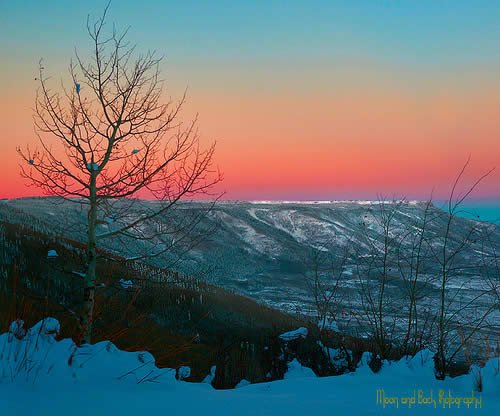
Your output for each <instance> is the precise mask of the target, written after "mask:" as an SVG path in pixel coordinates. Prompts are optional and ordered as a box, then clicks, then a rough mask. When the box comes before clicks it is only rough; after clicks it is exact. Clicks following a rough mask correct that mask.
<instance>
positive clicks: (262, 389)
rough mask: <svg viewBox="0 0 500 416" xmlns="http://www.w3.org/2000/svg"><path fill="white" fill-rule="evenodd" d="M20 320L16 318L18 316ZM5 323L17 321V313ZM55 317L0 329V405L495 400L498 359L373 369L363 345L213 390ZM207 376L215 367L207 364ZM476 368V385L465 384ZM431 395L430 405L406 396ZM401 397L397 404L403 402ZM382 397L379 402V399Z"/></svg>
mask: <svg viewBox="0 0 500 416" xmlns="http://www.w3.org/2000/svg"><path fill="white" fill-rule="evenodd" d="M18 322H19V321H18ZM11 328H15V329H18V328H19V323H17V324H12V325H11ZM58 330H60V326H59V323H58V322H57V321H56V320H55V319H52V318H47V319H45V320H44V321H42V322H39V323H38V324H37V325H35V326H34V327H33V328H31V329H30V330H29V331H27V334H26V336H25V337H24V338H22V339H17V338H15V337H12V334H11V333H10V332H9V333H6V334H2V335H0V384H1V386H0V414H2V415H4V414H5V415H16V416H28V415H35V416H58V415H71V416H84V415H85V416H86V415H93V416H99V415H112V414H118V415H120V416H131V415H134V416H135V415H137V414H144V415H157V414H158V415H159V414H169V415H197V416H198V415H205V414H207V415H212V414H214V415H218V416H226V415H235V414H237V415H243V416H246V415H248V416H250V415H251V416H255V415H278V416H279V415H283V416H284V415H287V416H295V415H297V416H298V415H301V416H302V415H309V414H313V415H327V414H328V415H329V414H335V415H339V416H343V415H349V416H351V415H362V416H363V415H366V416H368V415H376V414H377V415H378V414H381V415H382V414H387V415H392V414H398V415H417V416H424V415H431V414H432V415H466V414H467V415H470V414H477V413H478V412H481V414H484V415H489V414H496V412H495V409H496V410H498V408H499V406H500V377H499V368H500V367H499V366H500V363H499V360H498V358H496V359H494V360H491V361H489V362H488V363H487V365H486V366H485V367H484V368H482V369H479V368H477V367H474V368H473V371H472V372H471V374H469V375H464V376H459V377H455V378H448V379H446V380H445V381H438V380H436V379H435V378H434V376H433V362H432V357H433V354H432V352H431V351H427V350H426V351H422V352H420V353H419V354H417V355H416V356H415V357H413V358H411V357H407V358H404V359H402V360H400V361H397V362H385V361H384V362H383V366H382V369H381V370H380V371H379V372H378V373H377V374H374V373H373V372H372V371H371V370H370V368H369V366H368V361H369V354H365V355H364V356H363V360H362V362H361V364H360V366H359V368H358V369H357V370H356V372H353V373H348V374H344V375H342V376H336V377H322V378H320V377H316V376H315V375H314V374H313V372H312V370H310V369H308V368H306V367H304V366H302V365H301V364H300V363H299V362H298V361H297V360H294V361H292V362H290V363H289V365H288V372H287V373H286V375H285V379H284V380H280V381H274V382H267V383H258V384H247V382H246V380H245V381H242V382H241V383H240V384H239V386H238V388H237V389H233V390H223V391H220V390H214V389H213V387H212V386H211V385H210V384H207V383H188V382H184V381H180V380H176V379H175V370H172V369H159V368H157V367H156V366H155V365H154V357H153V356H152V355H151V354H149V353H147V352H124V351H120V350H119V349H118V348H116V347H115V346H114V344H112V343H111V342H107V341H105V342H99V343H97V344H94V345H84V346H82V347H80V348H77V347H76V346H75V345H74V343H73V342H72V341H71V340H69V339H64V340H61V341H56V339H55V334H56V333H57V331H58ZM211 373H212V377H213V375H214V374H215V368H212V371H211ZM479 373H480V374H481V377H482V380H483V385H484V390H483V392H482V393H479V392H477V391H473V388H474V379H475V377H477V374H479ZM381 394H383V397H385V398H388V399H391V398H398V400H399V408H396V407H395V406H394V405H391V404H390V403H389V400H387V403H386V404H385V405H384V404H383V403H377V401H376V399H377V397H378V396H380V395H381ZM449 394H451V395H453V396H455V397H457V396H458V397H461V398H466V397H471V396H472V394H473V395H474V398H475V399H477V400H478V403H479V400H481V402H480V403H481V405H482V409H476V408H474V406H475V405H474V404H472V405H471V406H470V408H467V406H466V404H465V402H464V401H462V406H461V408H458V407H457V406H456V405H451V407H450V408H448V407H447V406H448V405H446V404H445V403H444V401H443V402H441V403H440V402H439V400H438V398H439V397H440V395H443V397H444V398H445V399H446V398H447V397H448V395H449ZM430 395H433V397H434V399H435V401H436V408H434V407H433V406H429V405H427V404H423V403H418V402H416V403H415V404H413V405H412V407H411V408H409V405H408V400H407V399H408V398H411V397H430ZM404 400H406V402H405V404H403V402H404ZM384 406H385V407H384Z"/></svg>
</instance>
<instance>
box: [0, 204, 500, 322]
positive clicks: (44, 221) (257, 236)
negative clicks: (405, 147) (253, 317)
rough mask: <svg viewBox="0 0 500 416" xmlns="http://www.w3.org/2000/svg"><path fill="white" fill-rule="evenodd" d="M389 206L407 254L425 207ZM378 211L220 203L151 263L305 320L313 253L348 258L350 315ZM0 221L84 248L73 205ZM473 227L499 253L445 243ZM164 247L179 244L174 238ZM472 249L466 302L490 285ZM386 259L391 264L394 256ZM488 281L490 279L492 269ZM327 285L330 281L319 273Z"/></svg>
mask: <svg viewBox="0 0 500 416" xmlns="http://www.w3.org/2000/svg"><path fill="white" fill-rule="evenodd" d="M140 204H144V206H148V204H154V202H147V201H142V202H140ZM385 207H386V209H392V208H394V215H393V218H392V223H391V230H390V237H391V239H392V240H394V241H392V243H394V247H392V248H391V250H393V251H395V250H396V245H395V244H396V243H395V240H396V239H400V240H401V242H400V247H403V248H404V247H407V248H409V247H410V245H411V242H412V241H413V240H412V238H411V237H412V236H414V235H415V234H416V233H417V232H418V228H419V226H420V225H419V224H421V222H422V219H423V216H424V212H425V203H423V202H418V201H411V202H403V203H401V204H393V205H392V208H391V204H390V203H386V204H385ZM207 208H208V203H206V202H183V203H180V204H179V205H178V206H177V208H176V209H175V210H173V211H172V212H171V213H170V214H169V215H168V216H165V217H162V219H161V221H162V222H163V223H164V224H165V226H166V229H168V227H169V226H171V225H172V224H179V223H180V222H181V221H182V219H183V218H185V217H186V216H190V215H194V214H193V213H196V212H199V211H200V210H203V209H207ZM136 209H137V207H136ZM380 212H381V203H380V202H377V201H332V202H315V201H312V202H293V201H288V202H287V201H282V202H273V201H261V202H220V203H218V204H216V205H215V206H214V207H213V208H212V209H211V210H210V212H208V214H207V215H206V217H204V218H203V219H202V220H201V221H200V222H199V224H197V226H196V227H195V228H193V229H192V230H189V233H188V234H189V235H188V236H187V237H188V238H185V239H184V240H183V241H182V242H181V243H180V244H179V245H178V246H175V247H174V249H172V250H171V251H170V252H169V253H168V255H166V256H160V257H156V258H152V259H150V260H147V261H150V262H152V263H154V264H155V265H159V266H162V267H168V268H172V269H176V270H178V271H181V272H184V273H187V274H191V275H195V276H199V277H202V278H204V279H206V280H208V281H210V282H212V283H215V284H217V285H220V286H222V287H225V288H228V289H232V290H234V291H236V292H239V293H242V294H245V295H247V296H249V297H252V298H254V299H256V300H258V301H260V302H263V303H266V304H268V305H271V306H273V307H276V308H278V309H281V310H285V311H287V312H292V313H293V312H298V313H305V314H311V313H313V310H314V305H313V292H312V286H311V271H312V268H313V262H314V258H317V255H318V253H319V254H321V256H322V258H324V259H329V260H328V261H331V262H332V264H340V262H341V260H342V258H343V257H344V256H347V259H346V260H345V261H344V262H343V264H342V268H343V269H342V271H341V272H342V273H341V282H340V286H341V289H342V290H343V291H345V299H348V298H349V299H351V301H352V299H354V302H353V303H351V305H350V306H351V308H352V307H354V308H356V307H360V305H359V302H358V304H357V303H356V299H357V291H358V289H359V281H358V277H357V275H359V271H360V270H361V269H360V264H362V263H363V262H365V263H366V261H365V260H366V258H369V257H370V256H374V254H373V250H374V249H375V250H379V249H380V247H379V243H380V241H381V240H382V239H383V237H384V233H383V231H384V230H383V227H382V226H381V223H380V216H379V214H380ZM131 215H132V214H131ZM429 215H431V216H432V217H433V221H432V222H431V223H430V224H429V225H428V230H427V233H428V234H427V235H428V236H429V238H433V239H434V240H433V242H432V244H431V245H430V247H431V246H432V245H434V247H433V250H434V251H435V252H436V253H437V252H438V251H439V249H440V246H439V244H440V243H439V238H440V237H442V236H443V235H444V232H445V228H446V222H447V219H448V215H447V214H446V213H445V212H444V211H441V210H440V209H439V208H437V207H434V206H432V207H431V208H430V214H429ZM2 217H3V218H7V219H8V220H9V221H10V222H37V223H38V225H37V226H38V227H40V228H44V229H45V231H50V232H51V233H53V234H55V235H57V234H61V235H65V236H67V237H70V238H73V239H76V240H81V241H84V240H85V222H86V212H85V209H83V208H82V207H81V206H80V204H78V203H75V202H61V201H59V200H55V199H51V198H32V199H18V200H10V201H4V202H3V203H2V204H0V218H2ZM471 226H474V227H477V229H478V230H482V231H484V232H487V234H488V235H489V239H490V241H489V244H490V246H491V247H492V249H494V250H496V252H497V253H498V252H500V227H499V226H497V225H495V224H492V223H481V222H478V221H474V220H470V219H465V218H460V217H458V218H455V219H454V221H453V229H452V232H451V240H452V241H455V242H458V241H460V240H461V239H463V238H464V235H465V233H467V230H469V229H470V228H471ZM112 227H113V224H111V223H110V224H104V225H103V230H104V231H106V230H108V229H112ZM412 230H413V231H412ZM405 235H406V237H404V238H402V237H403V236H405ZM169 238H171V239H172V240H175V239H176V238H178V236H177V235H171V236H170V237H169ZM476 240H477V241H473V242H471V244H470V245H468V247H466V248H465V249H464V250H463V251H461V252H460V253H459V254H458V255H457V258H456V259H455V264H456V267H457V268H460V267H461V268H462V269H461V270H462V271H461V272H460V273H459V275H458V276H456V280H455V281H453V285H455V286H454V287H456V288H460V290H461V291H462V293H463V295H464V296H465V298H467V297H472V296H474V295H475V294H476V293H478V291H481V290H485V289H486V285H487V283H486V282H485V281H484V278H483V274H482V273H483V272H484V270H482V269H481V268H482V267H483V266H484V261H483V260H484V257H485V254H484V253H485V248H484V241H481V240H479V239H476ZM102 244H103V247H104V248H106V249H108V250H110V251H113V252H116V253H120V254H121V255H123V256H126V257H127V256H131V257H133V256H134V255H136V253H138V252H148V251H149V252H153V251H154V247H155V246H157V245H159V244H161V243H160V242H159V241H134V240H131V239H126V238H125V239H120V240H103V242H102ZM377 247H378V248H377ZM431 248H432V247H431ZM346 253H347V254H346ZM390 255H391V256H392V258H393V261H394V262H395V261H396V260H395V257H394V256H395V253H391V254H390ZM474 265H476V266H474ZM471 266H472V267H471ZM425 273H426V274H427V276H428V280H429V281H430V282H431V284H430V286H429V287H428V289H427V294H428V295H429V299H432V298H434V296H435V295H436V294H437V289H438V287H439V285H438V284H437V283H434V284H433V283H432V276H433V275H436V276H438V274H439V264H438V261H437V260H434V261H432V260H429V262H428V264H427V265H426V270H425ZM487 273H488V275H489V276H491V273H493V274H494V273H498V270H496V271H495V270H493V271H491V270H489V271H487ZM391 274H392V279H391V284H390V285H389V286H390V287H389V289H390V290H393V291H394V292H396V291H397V290H400V289H401V287H402V281H401V270H399V269H398V268H397V267H396V265H395V264H394V267H393V270H392V271H391ZM324 278H325V279H328V278H329V277H328V275H327V274H325V277H324ZM497 278H498V277H497ZM465 298H464V299H465ZM429 302H430V303H432V301H429ZM353 305H354V306H353ZM356 305H357V306H356ZM340 325H342V320H341V319H340Z"/></svg>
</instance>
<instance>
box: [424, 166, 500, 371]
mask: <svg viewBox="0 0 500 416" xmlns="http://www.w3.org/2000/svg"><path fill="white" fill-rule="evenodd" d="M469 163H470V157H469V158H468V159H467V161H466V163H465V164H464V166H463V167H462V169H461V171H460V172H459V174H458V175H457V177H456V179H455V182H454V184H453V186H452V189H451V192H450V196H449V198H448V201H447V212H446V221H445V227H444V228H445V229H444V234H443V236H442V238H441V239H440V240H441V244H438V245H437V248H436V250H435V251H434V257H435V259H436V261H437V263H438V264H439V285H440V288H439V301H438V313H437V319H436V321H437V339H436V354H435V356H434V362H435V374H436V378H438V379H444V378H445V377H446V374H447V373H448V372H449V369H450V365H451V363H452V362H453V360H454V358H455V357H456V356H457V354H458V353H459V352H460V351H461V350H462V349H463V347H464V346H465V345H464V344H466V343H468V342H469V341H470V340H472V339H473V337H474V336H475V335H476V334H478V332H479V331H480V330H481V329H484V328H485V327H487V326H488V325H489V322H488V318H489V317H490V315H491V312H492V311H493V310H494V309H495V308H497V307H498V302H497V301H498V298H496V299H495V297H496V293H495V290H494V289H495V288H494V287H491V288H489V289H488V288H487V289H486V290H480V291H479V293H478V294H474V295H473V296H472V297H471V298H470V299H462V293H463V292H464V291H463V289H464V287H465V285H466V283H465V281H464V278H465V276H466V275H467V272H468V271H469V270H472V271H473V272H477V273H480V272H481V264H480V263H479V262H478V263H477V264H460V263H459V258H460V255H461V254H462V253H463V252H464V251H465V250H466V249H467V248H473V246H474V245H475V244H478V241H479V240H480V239H481V231H482V228H483V227H482V225H481V224H480V223H477V222H473V221H471V222H469V223H468V224H469V225H468V227H465V228H464V229H460V230H458V229H457V230H455V229H456V228H459V227H456V222H457V214H458V213H459V209H460V208H461V206H462V204H463V202H464V201H465V200H466V199H467V198H468V197H469V195H470V194H471V193H472V192H473V191H474V190H475V189H476V187H477V186H478V185H479V184H480V183H481V181H483V180H484V179H485V178H486V177H487V176H488V175H490V174H491V172H492V171H493V169H491V170H489V171H488V172H486V173H485V174H484V175H482V176H480V177H479V178H478V179H477V180H476V181H475V182H474V183H473V184H472V185H471V186H470V187H468V188H467V189H466V190H465V192H463V193H462V194H458V195H457V193H458V187H459V184H460V181H461V180H462V178H463V175H464V174H465V171H466V170H467V167H468V165H469ZM454 230H455V231H459V232H456V233H453V231H454ZM430 247H431V248H432V245H431V246H430ZM480 260H481V259H480ZM458 277H460V281H458V282H455V286H456V285H457V284H458V286H459V287H458V288H457V289H455V290H453V291H452V290H450V289H451V288H450V286H451V284H452V282H453V280H454V279H456V278H458ZM485 283H487V282H485ZM488 296H492V299H487V300H486V303H485V305H484V308H483V309H482V310H479V308H478V307H477V305H478V302H479V301H481V300H484V299H485V298H486V297H488ZM458 339H460V342H458Z"/></svg>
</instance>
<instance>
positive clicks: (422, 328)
mask: <svg viewBox="0 0 500 416" xmlns="http://www.w3.org/2000/svg"><path fill="white" fill-rule="evenodd" d="M432 208H433V203H432V198H431V199H429V201H427V202H426V203H425V205H424V210H423V213H422V216H421V217H420V216H416V218H415V219H414V220H412V221H410V222H409V223H408V226H407V229H406V231H405V233H404V234H403V235H402V237H401V239H400V242H399V245H398V250H397V265H398V269H399V275H400V277H401V280H402V282H403V285H402V290H403V293H402V300H403V302H402V305H401V308H402V311H403V312H404V316H403V320H406V331H405V333H404V335H403V338H402V341H401V347H402V349H403V351H404V353H405V354H415V353H416V352H417V351H419V350H421V349H422V348H424V347H425V346H427V344H428V343H429V342H430V337H431V330H432V328H433V324H434V320H433V318H432V314H431V313H430V311H429V310H428V308H423V307H421V304H420V302H421V301H423V299H424V298H426V297H428V296H429V294H430V291H431V289H432V283H433V281H434V280H435V278H434V275H433V273H432V268H431V267H430V263H432V260H433V259H432V252H431V250H430V249H429V247H430V246H431V244H432V241H433V239H434V236H433V235H432V234H431V233H430V232H429V227H430V226H431V225H432V224H433V223H434V222H435V221H436V219H437V218H438V216H439V214H438V213H436V212H435V210H433V209H432Z"/></svg>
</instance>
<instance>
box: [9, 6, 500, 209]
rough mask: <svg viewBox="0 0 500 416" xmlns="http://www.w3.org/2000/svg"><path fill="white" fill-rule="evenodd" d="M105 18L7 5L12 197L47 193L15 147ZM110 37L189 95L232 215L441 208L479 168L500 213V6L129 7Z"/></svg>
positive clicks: (93, 10) (119, 9)
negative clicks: (251, 208)
mask: <svg viewBox="0 0 500 416" xmlns="http://www.w3.org/2000/svg"><path fill="white" fill-rule="evenodd" d="M104 5H105V1H94V0H89V1H85V2H67V1H49V2H41V1H19V2H14V1H7V0H0V56H1V65H0V152H1V154H2V156H3V157H2V162H1V163H0V197H16V196H27V195H33V194H36V193H37V190H36V189H31V188H26V187H25V186H24V184H23V180H22V179H21V178H20V177H19V175H18V171H19V168H18V163H19V160H18V158H17V156H16V154H15V147H16V145H24V144H27V143H30V142H34V134H33V125H32V118H31V113H32V111H31V108H32V106H33V99H34V95H35V90H36V87H37V84H36V81H35V80H34V77H35V76H36V71H37V64H38V60H39V59H40V58H43V59H44V66H45V68H46V72H47V74H50V75H52V76H54V78H55V79H56V80H57V79H58V78H59V77H60V76H61V74H63V71H65V69H66V67H67V64H68V63H69V60H70V58H71V57H72V56H73V50H74V47H75V46H76V47H77V48H78V50H79V51H82V52H83V51H86V50H88V49H89V48H90V43H89V40H88V38H87V37H86V32H85V23H86V16H87V14H88V13H90V14H91V15H92V16H98V15H99V13H100V12H101V11H102V9H103V7H104ZM108 21H110V22H112V21H114V22H115V23H116V24H117V25H118V27H122V28H123V27H126V26H128V25H130V26H131V29H130V32H129V39H130V40H131V41H132V42H134V43H137V44H138V47H139V48H140V49H156V50H157V51H158V52H159V53H161V54H164V55H165V57H166V59H165V61H164V63H163V67H162V70H163V75H164V77H165V78H166V80H167V82H168V86H169V91H170V94H171V95H172V96H174V97H175V96H179V94H181V93H182V91H183V90H184V88H186V87H189V101H188V104H187V105H186V108H185V111H184V117H186V118H189V117H191V116H193V115H194V114H195V113H196V112H199V128H200V133H201V135H202V138H203V140H206V141H207V142H209V141H210V140H217V143H218V145H217V146H218V147H217V156H216V158H217V163H218V165H219V166H220V168H221V169H222V171H223V172H224V176H225V180H224V183H223V187H222V188H223V189H224V190H226V192H227V194H226V198H228V199H355V198H356V199H357V198H361V199H374V198H376V196H377V195H378V194H382V195H386V196H393V195H395V196H400V197H401V196H405V197H408V198H412V199H414V198H416V199H418V198H426V197H428V196H429V194H430V192H431V191H432V190H433V189H434V195H435V196H436V197H443V196H446V195H447V192H448V190H449V188H450V185H451V183H452V181H453V178H454V177H455V175H456V174H457V172H458V170H459V169H460V167H461V165H462V164H463V163H464V162H465V160H466V159H467V157H468V155H469V154H470V155H471V167H470V170H469V175H468V179H469V181H470V180H473V179H474V178H475V177H477V176H478V175H480V174H481V173H482V172H484V171H485V170H487V169H489V168H491V167H494V166H496V167H497V170H496V171H495V173H494V174H492V175H490V177H489V178H488V179H487V180H486V181H485V182H484V183H483V184H482V185H481V187H480V188H479V189H478V190H477V192H476V193H475V194H474V196H475V197H476V198H490V199H491V198H493V199H500V47H499V40H500V1H494V0H485V1H458V0H453V1H451V0H450V1H440V0H429V1H424V0H419V1H411V0H408V1H389V0H385V1H382V0H371V1H361V0H360V1H347V0H346V1H333V0H325V1H319V0H317V1H305V0H304V1H290V0H289V1H236V0H233V1H216V0H213V1H178V0H177V1H159V0H158V1H149V0H142V1H124V0H121V1H114V2H113V3H112V5H111V9H110V18H109V20H108Z"/></svg>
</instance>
